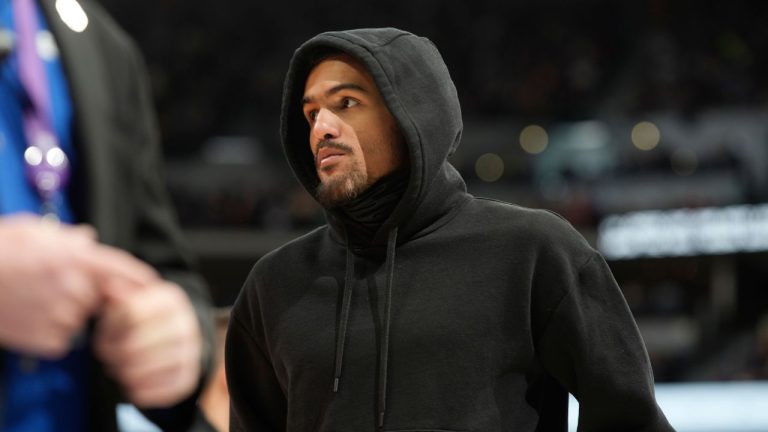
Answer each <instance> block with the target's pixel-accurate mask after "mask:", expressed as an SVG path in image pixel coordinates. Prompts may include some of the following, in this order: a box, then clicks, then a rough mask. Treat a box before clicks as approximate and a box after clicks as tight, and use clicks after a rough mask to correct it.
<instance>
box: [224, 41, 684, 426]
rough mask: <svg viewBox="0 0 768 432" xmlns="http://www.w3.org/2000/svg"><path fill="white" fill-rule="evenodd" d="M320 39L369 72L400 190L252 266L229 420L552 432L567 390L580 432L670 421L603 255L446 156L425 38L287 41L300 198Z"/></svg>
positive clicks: (431, 53)
mask: <svg viewBox="0 0 768 432" xmlns="http://www.w3.org/2000/svg"><path fill="white" fill-rule="evenodd" d="M328 48H333V49H336V50H341V51H343V52H346V53H348V54H350V55H351V56H353V57H355V58H356V59H358V60H359V61H360V62H361V63H362V64H363V65H364V66H365V67H366V68H367V70H368V71H369V72H370V74H371V75H372V76H373V79H374V81H375V82H376V84H377V86H378V88H379V90H380V92H381V94H382V96H383V98H384V100H385V102H386V104H387V105H388V107H389V109H390V112H391V113H392V115H393V116H394V117H395V119H396V121H397V122H398V123H399V125H400V128H401V131H402V133H403V135H404V137H405V141H406V143H407V147H408V152H409V157H410V159H409V166H410V171H409V177H408V180H407V186H406V187H405V188H404V190H403V191H402V192H401V194H402V197H401V198H400V199H399V201H396V203H397V204H396V205H394V206H392V210H391V211H388V214H389V216H388V217H385V218H383V219H382V220H383V222H382V223H381V226H380V228H379V229H378V230H373V231H371V232H370V233H369V234H368V236H367V238H363V239H360V238H359V237H360V236H355V237H353V236H350V235H349V230H350V229H351V228H352V223H351V222H350V214H348V213H347V212H345V211H344V210H343V209H335V210H334V209H332V210H328V211H327V212H326V214H327V217H328V222H329V223H328V225H326V226H323V227H320V228H318V229H316V230H314V231H312V232H311V233H309V234H307V235H305V236H303V237H301V238H299V239H297V240H295V241H292V242H290V243H288V244H286V245H284V246H282V247H281V248H279V249H277V250H275V251H273V252H271V253H269V254H268V255H266V256H265V257H263V258H262V259H261V260H259V261H258V262H257V263H256V265H255V266H254V268H253V270H252V271H251V274H250V275H249V276H248V279H247V281H246V282H245V285H244V287H243V290H242V292H241V294H240V296H239V298H238V300H237V302H236V304H235V306H234V310H233V313H232V321H231V323H230V327H229V334H228V338H227V347H226V350H227V352H226V366H227V377H228V383H229V391H230V395H231V400H232V412H231V413H232V419H231V422H232V430H233V431H238V430H243V431H266V430H270V431H271V430H279V431H284V430H285V431H291V432H294V431H295V432H299V431H302V432H303V431H306V432H310V431H334V432H364V431H376V430H384V431H401V432H405V431H410V432H427V431H443V432H450V431H473V432H481V431H487V432H491V431H493V432H510V431H521V432H525V431H565V430H566V420H567V392H571V393H573V394H574V395H575V396H576V398H577V399H578V400H579V402H580V414H579V415H580V420H579V423H580V424H579V431H670V430H672V428H671V427H670V426H669V424H668V423H667V420H666V419H665V417H664V415H663V414H662V412H661V410H660V409H659V407H658V406H657V404H656V401H655V398H654V390H653V376H652V372H651V368H650V365H649V361H648V356H647V354H646V351H645V348H644V345H643V341H642V339H641V338H640V335H639V333H638V330H637V327H636V325H635V323H634V320H633V319H632V316H631V314H630V311H629V309H628V307H627V304H626V302H625V301H624V298H623V297H622V295H621V292H620V290H619V288H618V286H617V285H616V282H615V281H614V279H613V277H612V276H611V273H610V270H609V269H608V267H607V265H606V263H605V261H604V260H603V258H602V257H601V256H600V255H599V254H598V253H597V252H595V251H594V250H593V249H592V248H590V246H589V245H588V244H587V243H586V242H585V241H584V240H583V238H582V237H581V236H580V235H579V234H578V233H577V232H576V231H575V230H574V229H573V228H572V227H571V226H570V225H569V224H568V223H567V222H565V221H564V220H562V219H561V218H559V217H558V216H556V215H554V214H552V213H549V212H546V211H540V210H531V209H526V208H522V207H518V206H515V205H511V204H507V203H503V202H498V201H492V200H486V199H480V198H475V197H473V196H471V195H469V194H468V193H467V192H466V187H465V185H464V181H463V180H462V178H461V177H460V175H459V174H458V172H457V171H456V170H455V169H454V168H453V167H452V166H451V165H450V164H449V163H448V162H447V160H446V159H447V157H448V156H449V155H450V154H451V153H452V152H453V151H454V150H455V149H456V147H457V146H458V144H459V141H460V138H461V131H462V120H461V111H460V107H459V102H458V97H457V95H456V89H455V88H454V86H453V82H452V81H451V78H450V76H449V74H448V70H447V69H446V66H445V64H444V62H443V60H442V58H441V57H440V54H439V53H438V51H437V49H436V48H435V46H434V45H433V44H432V43H431V42H430V41H429V40H427V39H425V38H421V37H418V36H415V35H412V34H410V33H406V32H403V31H400V30H397V29H364V30H353V31H344V32H332V33H324V34H321V35H319V36H316V37H315V38H313V39H311V40H309V41H308V42H306V43H305V44H304V45H302V46H301V47H300V48H299V49H298V50H297V51H296V53H295V54H294V57H293V59H292V61H291V64H290V68H289V71H288V75H287V77H286V82H285V89H284V99H283V111H282V120H281V132H282V139H283V145H284V149H285V152H286V155H287V157H288V161H289V163H290V165H291V167H292V168H293V170H294V172H295V173H296V175H297V177H298V179H299V180H300V181H301V183H302V184H303V185H304V186H305V187H306V188H307V190H308V191H309V192H310V193H313V194H314V192H315V189H316V187H317V185H318V177H317V174H316V172H315V165H314V163H313V159H312V154H311V152H310V150H309V144H308V133H309V128H308V125H307V123H306V120H305V119H304V117H303V114H302V107H301V98H302V95H303V91H304V83H305V80H306V78H307V75H308V73H309V71H310V68H311V67H312V61H313V58H314V57H315V56H316V55H317V53H318V52H319V51H320V50H326V49H328ZM352 218H353V219H354V217H352ZM348 239H350V240H349V241H348ZM352 239H354V241H352Z"/></svg>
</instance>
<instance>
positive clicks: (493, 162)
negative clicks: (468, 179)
mask: <svg viewBox="0 0 768 432" xmlns="http://www.w3.org/2000/svg"><path fill="white" fill-rule="evenodd" d="M475 172H477V176H478V177H479V178H480V180H483V181H487V182H495V181H496V180H498V179H500V178H501V176H502V175H503V174H504V160H502V159H501V157H500V156H499V155H497V154H494V153H486V154H484V155H482V156H480V157H479V158H477V162H475Z"/></svg>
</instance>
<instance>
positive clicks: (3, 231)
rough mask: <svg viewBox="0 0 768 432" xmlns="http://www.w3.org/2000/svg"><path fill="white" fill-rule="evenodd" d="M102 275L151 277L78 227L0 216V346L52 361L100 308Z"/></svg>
mask: <svg viewBox="0 0 768 432" xmlns="http://www.w3.org/2000/svg"><path fill="white" fill-rule="evenodd" d="M110 278H122V279H124V280H129V281H131V282H132V283H150V281H152V280H156V279H157V275H156V273H155V272H154V270H153V269H152V268H150V267H149V266H147V265H145V264H143V263H142V262H140V261H138V260H137V259H135V258H133V257H131V256H130V255H129V254H127V253H125V252H122V251H120V250H117V249H114V248H111V247H108V246H104V245H100V244H98V243H97V242H96V233H95V231H94V230H93V229H92V228H89V227H84V226H78V227H73V226H66V225H59V224H56V223H53V222H44V221H43V220H42V219H41V218H40V217H37V216H30V215H25V216H12V217H4V218H0V346H2V347H3V348H6V349H11V350H14V351H17V352H20V353H23V354H29V355H33V356H39V357H43V358H58V357H61V356H63V355H64V354H66V353H67V352H68V351H69V349H70V346H71V343H72V340H73V338H74V337H75V335H76V334H77V333H78V332H80V331H81V330H82V329H83V327H84V326H85V324H86V322H87V320H88V318H89V317H90V316H91V315H92V314H93V313H95V311H96V310H97V309H98V308H99V307H100V304H101V302H102V296H101V295H100V291H99V288H98V285H99V284H101V283H103V281H105V280H107V279H110Z"/></svg>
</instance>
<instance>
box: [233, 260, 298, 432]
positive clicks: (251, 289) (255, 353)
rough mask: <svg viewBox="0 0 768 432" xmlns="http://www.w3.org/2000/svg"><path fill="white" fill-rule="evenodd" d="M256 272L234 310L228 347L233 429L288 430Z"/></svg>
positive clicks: (252, 431)
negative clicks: (266, 337) (267, 342)
mask: <svg viewBox="0 0 768 432" xmlns="http://www.w3.org/2000/svg"><path fill="white" fill-rule="evenodd" d="M253 279H254V276H253V274H251V276H249V278H248V281H246V283H245V287H244V288H243V292H242V293H241V295H240V297H239V298H238V300H237V302H236V303H235V306H234V307H233V310H232V317H231V319H230V323H229V328H228V330H227V341H226V348H225V350H226V351H225V363H226V371H227V372H226V373H227V386H228V387H229V393H230V430H232V431H233V432H237V431H248V432H271V431H283V430H285V423H286V416H287V402H286V398H285V394H284V393H283V391H282V388H281V387H280V384H279V383H278V381H277V376H276V375H275V371H274V368H273V366H272V362H271V361H270V358H269V355H268V354H267V351H266V350H265V344H264V341H263V340H261V339H259V336H260V335H261V336H263V331H261V329H262V328H263V325H262V324H261V318H260V317H261V315H260V313H258V312H259V310H260V309H259V303H258V299H257V295H256V286H255V285H256V284H254V283H253V282H252V280H253Z"/></svg>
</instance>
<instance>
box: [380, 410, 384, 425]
mask: <svg viewBox="0 0 768 432" xmlns="http://www.w3.org/2000/svg"><path fill="white" fill-rule="evenodd" d="M379 427H380V428H382V427H384V411H382V412H380V413H379Z"/></svg>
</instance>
